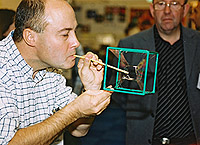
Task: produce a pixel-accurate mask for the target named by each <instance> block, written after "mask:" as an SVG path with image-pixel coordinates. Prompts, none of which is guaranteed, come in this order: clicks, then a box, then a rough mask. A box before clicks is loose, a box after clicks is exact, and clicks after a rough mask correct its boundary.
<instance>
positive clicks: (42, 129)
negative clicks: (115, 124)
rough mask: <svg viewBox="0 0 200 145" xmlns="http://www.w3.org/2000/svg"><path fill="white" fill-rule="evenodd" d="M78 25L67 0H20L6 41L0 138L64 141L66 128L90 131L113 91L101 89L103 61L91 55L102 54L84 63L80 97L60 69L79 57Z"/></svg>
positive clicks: (0, 76)
mask: <svg viewBox="0 0 200 145" xmlns="http://www.w3.org/2000/svg"><path fill="white" fill-rule="evenodd" d="M76 26H77V22H76V18H75V14H74V11H73V9H72V8H71V6H70V5H69V4H68V3H67V2H66V1H64V0H48V1H46V0H22V1H21V3H20V4H19V6H18V8H17V12H16V19H15V27H16V29H15V30H14V31H12V32H11V33H10V34H9V36H8V37H7V38H5V39H4V40H2V41H0V144H3V145H4V144H15V145H16V144H24V145H26V144H27V145H34V144H36V145H38V144H52V143H54V144H62V138H61V139H60V140H58V137H59V136H60V135H61V134H62V133H63V132H64V130H65V129H68V130H69V132H70V133H71V134H72V135H74V136H77V137H79V136H84V135H85V134H86V133H87V132H88V129H89V127H90V125H91V123H92V122H93V120H94V117H95V116H96V115H99V114H100V113H101V112H102V111H103V110H104V109H105V108H106V107H107V105H108V104H109V103H110V95H111V93H110V92H106V91H103V90H100V88H101V82H102V79H103V67H102V66H101V65H99V64H98V63H94V62H91V61H90V59H95V60H98V57H97V56H96V55H94V54H93V53H87V54H86V55H85V59H81V60H80V61H79V64H78V68H79V75H80V78H81V80H82V83H83V85H84V88H85V90H86V91H85V92H84V93H82V94H81V95H80V96H79V97H77V95H76V94H74V93H73V92H72V89H71V87H66V86H65V78H64V77H63V76H62V75H61V74H59V71H57V69H68V68H71V67H73V65H74V63H75V57H74V54H75V53H76V50H75V49H76V48H77V47H78V46H79V42H78V40H77V38H76V35H75V29H76ZM99 61H101V60H99ZM54 68H55V69H54Z"/></svg>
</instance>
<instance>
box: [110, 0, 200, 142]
mask: <svg viewBox="0 0 200 145" xmlns="http://www.w3.org/2000/svg"><path fill="white" fill-rule="evenodd" d="M188 9H189V5H188V4H187V0H176V1H171V0H163V1H160V0H154V1H153V2H152V4H151V5H150V11H151V14H152V16H153V17H154V20H155V25H154V26H153V27H152V28H150V29H148V30H145V31H142V32H140V33H138V34H135V35H132V36H129V37H127V38H125V39H122V40H120V42H119V47H121V48H141V49H147V50H150V51H157V52H158V53H159V64H158V75H157V83H156V93H155V94H150V95H145V96H142V97H141V96H137V95H126V94H117V93H115V94H113V99H114V100H115V99H116V98H124V96H122V95H125V96H126V116H127V132H126V145H148V144H149V145H150V144H152V145H160V144H173V145H177V144H179V145H189V144H198V145H200V90H199V89H198V77H199V73H200V58H199V56H200V35H199V33H198V32H197V31H194V30H191V29H188V28H185V27H183V26H182V25H181V20H182V18H183V17H184V16H186V14H187V12H188ZM167 52H170V53H169V55H167V56H165V54H166V53H167ZM177 52H178V53H177ZM125 57H126V59H127V60H128V62H130V61H132V60H133V58H131V56H126V55H125ZM178 58H180V59H178ZM164 64H167V66H164ZM177 65H178V68H177ZM172 68H173V69H172ZM179 68H181V69H179ZM171 73H172V74H175V76H173V77H171V76H170V75H168V74H171ZM163 77H164V78H163ZM172 82H175V83H176V84H175V87H171V88H170V86H172ZM130 85H133V84H130ZM147 87H148V86H147ZM172 94H175V95H172ZM163 98H164V99H165V98H167V101H164V99H163ZM162 99H163V100H162ZM179 99H180V101H179ZM179 104H181V105H179ZM178 105H179V106H178ZM180 106H181V107H183V108H181V107H180Z"/></svg>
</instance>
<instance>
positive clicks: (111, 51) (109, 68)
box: [103, 47, 159, 95]
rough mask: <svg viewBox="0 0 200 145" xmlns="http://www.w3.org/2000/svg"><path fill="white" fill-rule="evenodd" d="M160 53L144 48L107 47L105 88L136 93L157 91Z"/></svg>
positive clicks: (142, 93)
mask: <svg viewBox="0 0 200 145" xmlns="http://www.w3.org/2000/svg"><path fill="white" fill-rule="evenodd" d="M158 55H159V54H158V53H157V52H152V51H148V50H143V49H131V48H118V47H107V50H106V60H105V72H104V81H103V89H104V90H107V91H114V92H120V93H128V94H136V95H145V94H152V93H155V85H156V75H157V66H158ZM113 67H114V68H116V69H113ZM110 85H112V88H110V87H108V86H110Z"/></svg>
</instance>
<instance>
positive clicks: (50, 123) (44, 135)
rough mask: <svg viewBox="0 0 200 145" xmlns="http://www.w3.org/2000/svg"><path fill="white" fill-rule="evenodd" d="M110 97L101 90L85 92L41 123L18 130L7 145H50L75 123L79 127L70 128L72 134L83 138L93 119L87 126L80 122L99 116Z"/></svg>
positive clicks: (108, 93)
mask: <svg viewBox="0 0 200 145" xmlns="http://www.w3.org/2000/svg"><path fill="white" fill-rule="evenodd" d="M110 95H111V93H110V92H106V91H102V90H93V91H90V90H89V91H86V92H85V93H83V94H82V95H80V96H79V97H78V98H76V99H75V100H74V101H73V102H71V103H69V104H68V105H67V106H65V107H64V108H62V109H61V110H59V111H58V112H56V113H55V114H54V115H52V116H51V117H49V118H48V119H46V120H44V121H43V122H41V123H38V124H36V125H33V126H29V127H27V128H23V129H20V130H18V131H17V133H16V134H15V136H14V137H13V138H12V140H11V141H10V142H9V145H12V144H13V145H17V144H23V145H30V144H31V145H38V144H50V143H52V142H53V141H54V139H55V138H56V137H58V136H59V135H60V134H61V133H62V131H63V130H64V129H65V128H66V127H67V126H69V125H70V124H72V123H73V122H75V121H77V122H76V123H77V124H79V125H77V124H75V125H77V126H76V127H75V128H76V129H72V128H71V132H72V134H73V135H75V136H83V135H84V134H86V133H87V131H88V129H89V126H90V125H91V121H92V118H93V117H92V118H89V120H87V122H88V125H87V124H86V125H85V124H82V121H84V123H85V119H84V118H88V117H91V116H95V115H99V114H100V113H101V112H102V111H103V110H104V109H105V108H106V107H107V105H108V104H109V103H110ZM79 118H80V119H79ZM78 119H79V120H78ZM69 129H70V128H69Z"/></svg>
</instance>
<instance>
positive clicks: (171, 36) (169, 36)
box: [158, 27, 181, 45]
mask: <svg viewBox="0 0 200 145" xmlns="http://www.w3.org/2000/svg"><path fill="white" fill-rule="evenodd" d="M158 33H159V35H160V37H161V38H162V39H163V40H165V41H167V42H169V43H170V44H171V45H173V44H174V43H175V42H176V41H178V40H179V39H180V36H181V30H180V27H178V28H177V29H176V30H173V31H171V32H164V31H163V32H161V31H159V30H158Z"/></svg>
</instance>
